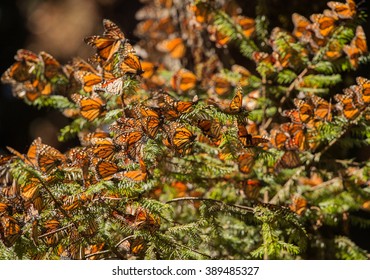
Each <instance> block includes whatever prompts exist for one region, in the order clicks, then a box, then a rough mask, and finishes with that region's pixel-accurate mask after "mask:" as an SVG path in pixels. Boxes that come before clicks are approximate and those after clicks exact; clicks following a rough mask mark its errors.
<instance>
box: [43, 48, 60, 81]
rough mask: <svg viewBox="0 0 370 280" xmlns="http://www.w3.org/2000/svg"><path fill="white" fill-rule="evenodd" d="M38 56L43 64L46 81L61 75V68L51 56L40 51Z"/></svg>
mask: <svg viewBox="0 0 370 280" xmlns="http://www.w3.org/2000/svg"><path fill="white" fill-rule="evenodd" d="M39 56H40V57H41V60H42V62H43V66H44V67H43V68H44V69H43V74H44V76H45V78H46V79H47V80H49V81H50V80H52V79H53V78H54V77H56V76H57V75H60V74H61V73H62V66H61V65H60V63H59V62H58V61H57V60H56V59H55V58H54V57H53V56H51V55H50V54H48V53H47V52H44V51H41V52H40V54H39Z"/></svg>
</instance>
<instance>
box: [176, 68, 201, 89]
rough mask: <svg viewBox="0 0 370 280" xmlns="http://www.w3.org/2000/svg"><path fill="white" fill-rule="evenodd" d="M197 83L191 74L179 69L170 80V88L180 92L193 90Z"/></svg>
mask: <svg viewBox="0 0 370 280" xmlns="http://www.w3.org/2000/svg"><path fill="white" fill-rule="evenodd" d="M196 83H197V77H196V76H195V75H194V74H193V72H191V71H189V70H187V69H183V68H181V69H180V70H178V71H177V72H176V73H175V74H174V75H173V76H172V78H171V86H172V88H173V89H174V90H178V91H180V92H184V91H188V90H190V89H193V88H194V87H195V85H196Z"/></svg>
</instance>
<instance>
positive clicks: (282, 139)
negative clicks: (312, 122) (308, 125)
mask: <svg viewBox="0 0 370 280" xmlns="http://www.w3.org/2000/svg"><path fill="white" fill-rule="evenodd" d="M288 139H289V134H288V133H286V132H284V131H281V130H279V129H273V130H272V131H271V143H272V144H273V145H274V146H275V147H276V148H278V149H282V148H284V147H285V143H286V141H287V140H288Z"/></svg>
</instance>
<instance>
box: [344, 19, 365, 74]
mask: <svg viewBox="0 0 370 280" xmlns="http://www.w3.org/2000/svg"><path fill="white" fill-rule="evenodd" d="M343 51H344V52H345V54H346V55H347V56H348V59H349V62H350V63H351V65H352V67H353V68H357V67H358V61H359V57H360V56H361V55H363V54H365V53H367V51H368V50H367V43H366V36H365V32H364V29H363V28H362V26H360V25H359V26H357V28H356V35H355V37H354V38H353V39H352V41H351V43H350V45H345V46H343Z"/></svg>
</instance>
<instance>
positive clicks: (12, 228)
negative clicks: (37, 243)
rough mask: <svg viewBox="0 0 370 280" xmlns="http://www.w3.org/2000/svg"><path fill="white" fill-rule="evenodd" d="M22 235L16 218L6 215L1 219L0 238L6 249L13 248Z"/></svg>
mask: <svg viewBox="0 0 370 280" xmlns="http://www.w3.org/2000/svg"><path fill="white" fill-rule="evenodd" d="M21 234H22V230H21V226H20V224H19V222H18V221H17V220H16V219H15V218H13V217H12V216H9V215H6V214H5V215H2V216H1V217H0V238H1V240H2V241H3V243H4V245H5V246H6V247H12V246H13V245H14V243H15V242H16V241H17V239H18V238H19V237H20V236H21Z"/></svg>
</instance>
